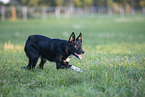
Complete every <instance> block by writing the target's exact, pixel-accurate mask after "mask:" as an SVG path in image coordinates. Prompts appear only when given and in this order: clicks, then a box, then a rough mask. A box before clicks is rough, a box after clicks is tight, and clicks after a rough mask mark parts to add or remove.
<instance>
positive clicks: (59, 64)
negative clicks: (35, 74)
mask: <svg viewBox="0 0 145 97" xmlns="http://www.w3.org/2000/svg"><path fill="white" fill-rule="evenodd" d="M70 67H71V65H68V64H66V63H65V64H62V63H56V69H68V68H70Z"/></svg>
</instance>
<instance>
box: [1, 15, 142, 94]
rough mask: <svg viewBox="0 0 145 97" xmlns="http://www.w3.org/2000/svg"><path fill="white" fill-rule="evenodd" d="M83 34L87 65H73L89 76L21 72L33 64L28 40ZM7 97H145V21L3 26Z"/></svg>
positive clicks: (50, 66) (49, 67) (50, 70)
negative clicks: (26, 46)
mask: <svg viewBox="0 0 145 97" xmlns="http://www.w3.org/2000/svg"><path fill="white" fill-rule="evenodd" d="M73 31H74V32H75V33H76V35H78V34H79V33H80V32H82V33H83V48H84V50H85V51H86V54H85V55H83V59H82V60H78V59H77V58H75V57H72V58H71V60H70V64H73V65H74V66H77V67H79V68H81V69H82V70H83V72H82V73H78V72H76V71H73V70H56V69H55V63H51V62H47V63H46V64H45V67H44V70H40V69H38V68H36V69H35V70H25V69H23V70H21V69H20V68H21V66H26V65H27V62H28V59H27V57H26V55H25V53H24V51H23V47H24V44H25V41H26V39H27V37H28V36H29V35H31V34H43V35H46V36H49V37H51V38H62V39H66V40H67V39H68V38H69V35H70V34H71V32H73ZM0 96H1V97H48V96H50V97H59V96H60V97H113V96H114V97H123V96H124V97H144V96H145V18H144V17H143V16H137V17H102V18H101V17H98V18H80V19H62V20H61V19H60V20H55V19H48V20H46V21H43V20H29V21H25V22H23V21H20V20H19V21H15V22H13V21H5V22H0Z"/></svg>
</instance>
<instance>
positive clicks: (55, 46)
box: [24, 32, 84, 72]
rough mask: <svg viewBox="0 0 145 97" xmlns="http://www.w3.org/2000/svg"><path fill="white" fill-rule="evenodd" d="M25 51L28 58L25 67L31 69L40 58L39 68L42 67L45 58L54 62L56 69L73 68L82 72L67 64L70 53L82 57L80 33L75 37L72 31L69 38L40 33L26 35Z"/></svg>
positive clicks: (78, 69)
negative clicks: (63, 38)
mask: <svg viewBox="0 0 145 97" xmlns="http://www.w3.org/2000/svg"><path fill="white" fill-rule="evenodd" d="M24 50H25V53H26V55H27V57H28V58H29V63H28V66H27V68H28V69H33V68H35V65H36V63H37V61H38V58H39V57H40V58H41V62H40V64H39V68H41V69H43V66H44V63H45V62H46V60H49V61H51V62H56V68H57V69H67V68H71V69H75V70H77V71H79V72H82V71H81V69H80V68H77V67H75V66H73V65H69V58H70V56H71V55H74V56H76V57H77V58H79V59H82V56H81V54H84V51H83V49H82V34H81V33H80V35H79V36H78V37H77V38H75V33H74V32H72V34H71V36H70V38H69V40H68V41H67V40H62V39H51V38H48V37H46V36H42V35H31V36H29V37H28V39H27V41H26V44H25V48H24Z"/></svg>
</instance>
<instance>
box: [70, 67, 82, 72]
mask: <svg viewBox="0 0 145 97" xmlns="http://www.w3.org/2000/svg"><path fill="white" fill-rule="evenodd" d="M71 69H73V70H76V71H78V72H83V71H82V70H81V69H80V68H78V67H75V66H73V65H72V66H71Z"/></svg>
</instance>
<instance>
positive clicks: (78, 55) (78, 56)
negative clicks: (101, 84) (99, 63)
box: [73, 53, 82, 59]
mask: <svg viewBox="0 0 145 97" xmlns="http://www.w3.org/2000/svg"><path fill="white" fill-rule="evenodd" d="M73 55H74V56H76V57H77V58H78V59H82V55H81V54H77V53H74V54H73Z"/></svg>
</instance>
